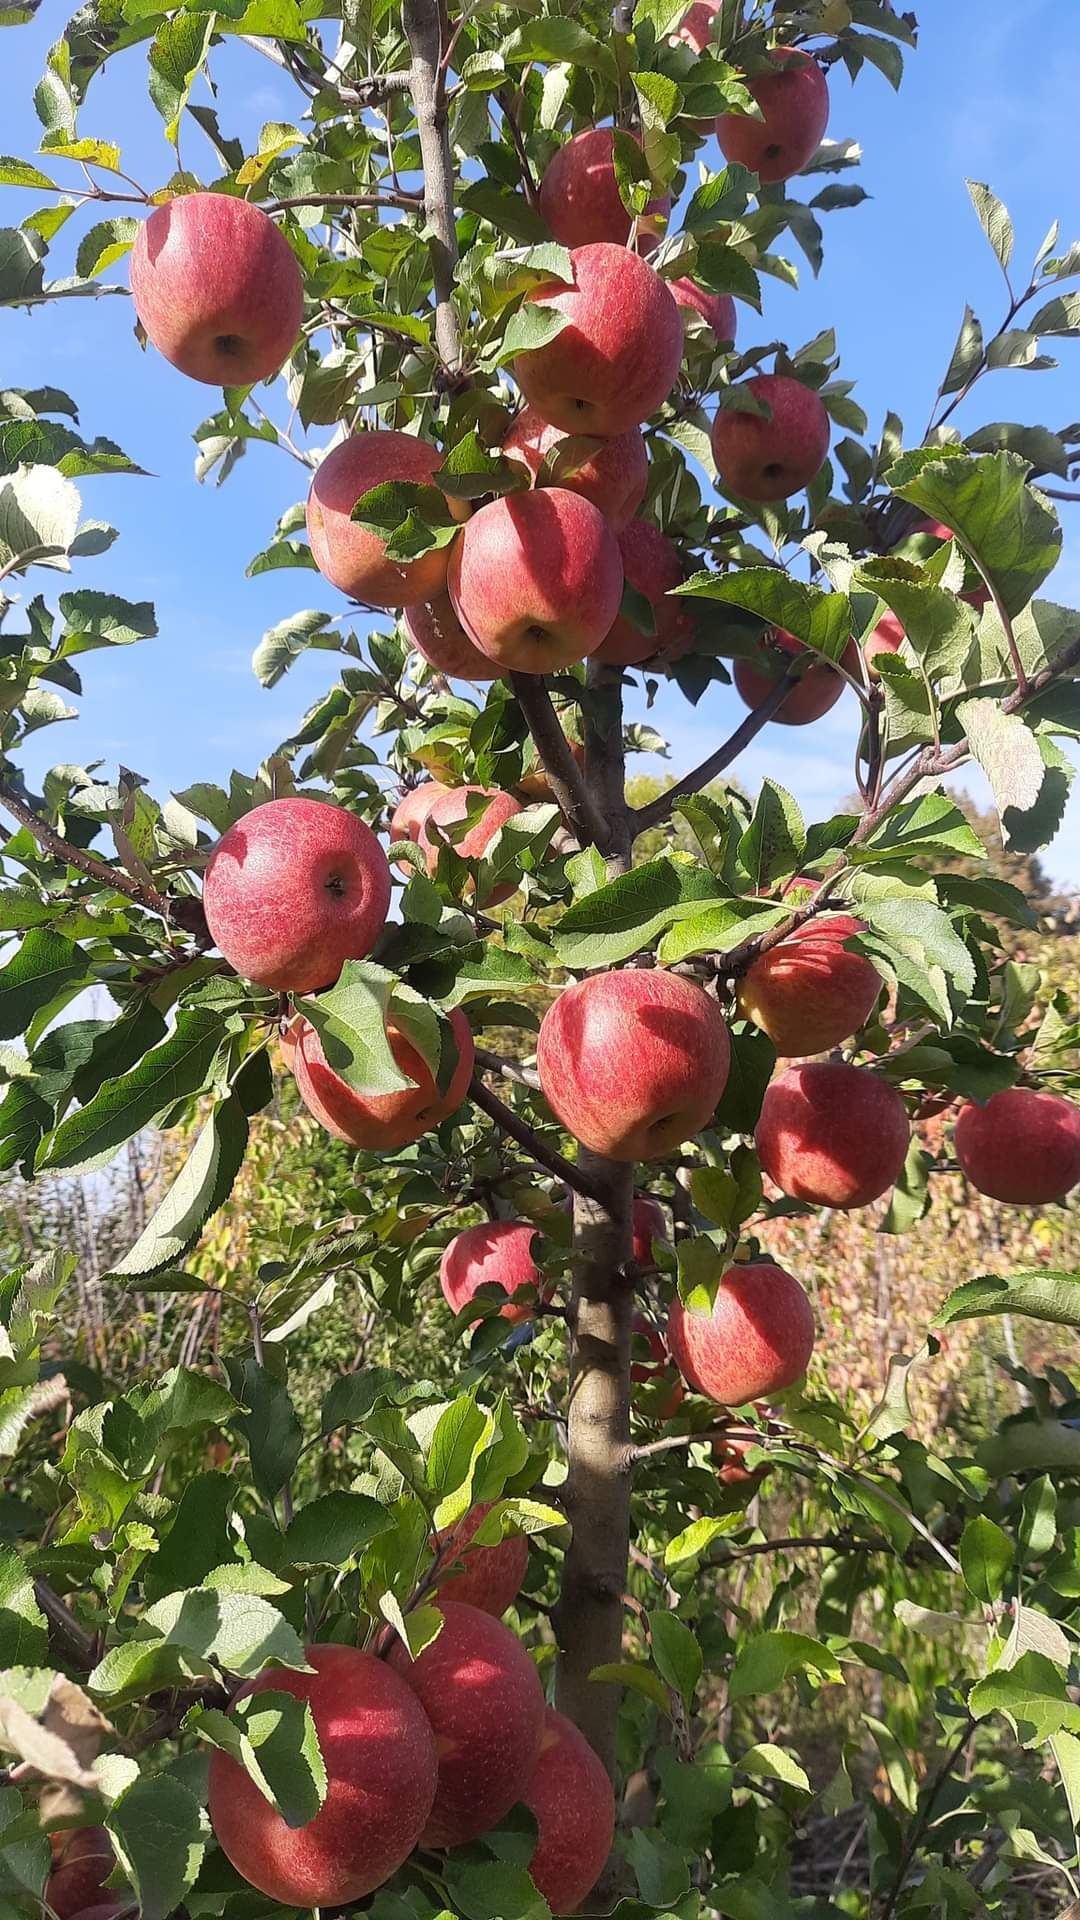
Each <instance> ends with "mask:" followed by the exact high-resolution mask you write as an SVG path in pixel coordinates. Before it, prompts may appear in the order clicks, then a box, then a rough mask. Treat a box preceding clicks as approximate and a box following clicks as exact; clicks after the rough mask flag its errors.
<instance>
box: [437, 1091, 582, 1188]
mask: <svg viewBox="0 0 1080 1920" xmlns="http://www.w3.org/2000/svg"><path fill="white" fill-rule="evenodd" d="M469 1098H470V1100H471V1101H472V1103H473V1105H474V1106H476V1107H479V1109H480V1111H481V1113H486V1114H487V1117H488V1119H489V1120H493V1121H494V1122H495V1125H496V1126H497V1127H499V1128H501V1130H502V1132H503V1133H508V1134H509V1135H510V1138H511V1140H516V1141H517V1143H518V1146H519V1147H524V1148H525V1151H526V1153H530V1154H531V1155H532V1157H533V1159H534V1160H536V1161H538V1162H539V1164H540V1165H541V1166H542V1167H543V1168H545V1170H546V1171H547V1172H548V1173H551V1174H554V1176H555V1178H556V1180H562V1181H563V1182H564V1183H565V1185H566V1186H568V1187H570V1188H571V1189H572V1191H573V1192H574V1193H580V1194H584V1195H588V1196H590V1197H595V1196H596V1195H597V1194H598V1193H599V1191H600V1189H599V1183H598V1182H596V1181H594V1180H593V1179H591V1178H590V1176H589V1174H588V1172H587V1171H586V1170H585V1169H584V1168H583V1167H582V1166H581V1165H580V1164H578V1165H575V1163H574V1162H573V1161H572V1160H564V1159H563V1156H562V1154H561V1153H556V1151H555V1149H554V1147H549V1146H548V1144H547V1142H546V1141H545V1140H544V1139H543V1138H542V1137H541V1135H540V1134H538V1133H537V1131H536V1128H535V1127H531V1126H530V1125H529V1123H528V1121H527V1120H522V1118H521V1116H520V1115H519V1114H516V1113H515V1112H514V1110H513V1108H512V1107H508V1106H507V1105H506V1102H505V1101H504V1100H500V1099H499V1096H498V1094H497V1093H492V1091H491V1089H490V1087H486V1086H485V1085H484V1082H483V1081H482V1080H481V1078H480V1076H479V1074H474V1075H473V1079H472V1084H471V1086H470V1088H469Z"/></svg>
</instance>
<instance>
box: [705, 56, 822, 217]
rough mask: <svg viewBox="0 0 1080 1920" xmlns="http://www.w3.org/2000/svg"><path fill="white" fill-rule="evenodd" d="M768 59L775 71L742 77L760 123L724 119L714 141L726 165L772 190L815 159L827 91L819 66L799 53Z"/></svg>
mask: <svg viewBox="0 0 1080 1920" xmlns="http://www.w3.org/2000/svg"><path fill="white" fill-rule="evenodd" d="M768 57H769V60H770V62H771V63H772V64H771V71H770V70H769V69H766V70H765V71H764V72H761V73H748V74H746V75H744V79H745V82H746V87H747V90H748V91H749V93H750V94H751V95H752V96H753V98H754V100H755V101H756V102H757V105H758V106H759V107H760V109H761V116H762V117H761V119H760V120H755V119H753V118H751V116H750V115H749V114H745V113H722V114H721V115H720V118H719V119H718V121H717V123H716V137H717V140H718V141H719V142H720V151H721V152H722V154H723V155H724V158H725V160H734V161H736V162H737V163H738V165H739V166H741V167H749V169H750V171H751V173H756V174H757V177H758V179H759V180H760V181H761V182H762V184H763V185H766V184H767V185H770V186H772V185H774V184H775V183H776V182H777V181H779V180H790V179H791V177H792V175H793V174H796V173H801V172H802V170H803V168H804V167H805V166H806V164H807V162H808V161H809V160H812V159H813V157H814V155H815V153H816V152H817V150H818V147H819V146H820V145H821V142H822V139H823V138H824V134H825V129H826V127H827V126H828V124H829V88H828V84H827V82H826V79H825V75H824V74H823V73H822V71H821V68H820V67H819V66H818V63H817V61H816V60H814V59H812V58H811V56H810V55H809V54H808V53H802V52H800V51H799V49H798V48H797V47H773V49H772V50H771V52H770V54H769V56H768Z"/></svg>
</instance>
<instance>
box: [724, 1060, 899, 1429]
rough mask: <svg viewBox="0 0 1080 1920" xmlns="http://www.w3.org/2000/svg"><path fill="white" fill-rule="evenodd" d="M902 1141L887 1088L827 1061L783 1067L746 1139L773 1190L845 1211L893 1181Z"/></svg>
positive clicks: (871, 1076)
mask: <svg viewBox="0 0 1080 1920" xmlns="http://www.w3.org/2000/svg"><path fill="white" fill-rule="evenodd" d="M910 1138H911V1128H910V1125H909V1123H908V1116H907V1109H906V1107H905V1106H904V1102H903V1101H902V1099H901V1098H900V1095H899V1094H898V1092H897V1091H896V1088H895V1087H892V1086H890V1085H889V1082H888V1081H887V1080H882V1079H881V1078H880V1077H879V1075H877V1074H876V1073H871V1072H870V1071H869V1070H868V1069H867V1068H866V1067H849V1066H842V1065H838V1064H834V1063H833V1062H832V1061H813V1062H811V1063H809V1064H808V1065H805V1066H799V1067H788V1069H787V1071H786V1072H785V1073H782V1074H780V1076H779V1077H778V1078H777V1079H776V1080H773V1081H772V1083H771V1084H770V1086H768V1087H767V1088H766V1090H765V1098H764V1101H763V1102H762V1107H761V1115H760V1118H759V1120H758V1123H757V1129H756V1131H755V1134H754V1140H755V1143H756V1145H757V1150H758V1156H759V1158H760V1160H761V1164H762V1167H763V1168H764V1170H765V1172H766V1173H767V1174H768V1176H769V1178H770V1180H772V1181H774V1182H775V1183H776V1185H777V1186H778V1187H779V1188H780V1191H781V1193H786V1194H788V1195H789V1196H790V1197H791V1199H793V1200H808V1201H809V1202H810V1204H811V1205H812V1206H815V1207H839V1208H842V1209H844V1210H845V1211H846V1210H848V1209H849V1208H852V1207H867V1206H869V1204H870V1202H871V1201H872V1200H877V1199H878V1198H879V1197H880V1195H881V1194H883V1193H885V1192H886V1191H887V1189H888V1188H889V1187H891V1186H892V1185H893V1184H894V1183H895V1181H897V1180H898V1179H899V1177H900V1174H901V1173H902V1171H903V1167H904V1161H905V1160H906V1158H907V1150H908V1142H909V1140H910ZM763 1391H764V1389H763Z"/></svg>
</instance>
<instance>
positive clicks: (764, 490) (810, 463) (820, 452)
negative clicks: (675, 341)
mask: <svg viewBox="0 0 1080 1920" xmlns="http://www.w3.org/2000/svg"><path fill="white" fill-rule="evenodd" d="M561 337H562V336H561V335H560V336H559V338H560V339H561ZM554 344H555V345H556V346H557V345H558V340H556V341H555V343H554ZM745 385H746V390H747V391H748V392H749V393H751V394H753V396H754V398H755V400H761V401H763V402H764V403H765V405H766V406H767V407H768V409H769V412H768V414H767V415H766V414H763V413H746V412H743V411H742V410H740V409H739V408H736V407H721V408H720V409H719V410H718V412H717V414H716V418H715V419H714V421H713V426H712V450H713V459H714V460H715V461H716V470H717V473H718V474H719V477H720V481H721V484H722V485H723V486H725V487H727V488H728V489H729V490H730V491H731V492H732V493H736V494H739V495H741V497H742V498H743V499H744V500H754V501H758V500H760V501H771V500H788V499H790V497H791V495H792V494H793V493H798V492H800V490H801V489H802V488H803V487H808V486H809V484H810V482H811V480H812V479H813V478H814V475H815V474H816V473H817V472H818V471H819V470H820V468H821V465H822V463H823V461H824V459H825V456H826V454H827V453H828V451H829V431H830V430H829V416H828V414H827V413H826V411H825V408H824V405H823V404H822V401H821V400H820V399H819V397H818V395H817V394H816V393H814V391H813V390H812V388H810V387H806V386H804V385H803V383H802V381H801V380H793V379H792V378H791V377H790V375H789V374H784V373H757V374H755V375H754V377H753V379H752V380H747V381H746V383H745ZM735 391H736V392H739V391H741V389H740V388H736V389H735Z"/></svg>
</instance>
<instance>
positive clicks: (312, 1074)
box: [292, 1007, 475, 1153]
mask: <svg viewBox="0 0 1080 1920" xmlns="http://www.w3.org/2000/svg"><path fill="white" fill-rule="evenodd" d="M450 1029H451V1032H452V1033H453V1036H454V1039H455V1041H456V1043H457V1049H458V1058H457V1064H456V1066H455V1067H454V1071H453V1073H452V1074H451V1076H450V1082H449V1085H448V1086H447V1088H446V1091H445V1092H442V1093H441V1092H440V1091H439V1087H438V1084H437V1081H436V1077H435V1075H434V1074H433V1073H432V1071H431V1068H430V1067H429V1066H428V1064H427V1061H426V1060H425V1059H424V1058H423V1056H422V1055H421V1054H420V1053H419V1051H418V1050H417V1048H416V1047H414V1045H413V1043H412V1041H411V1040H409V1039H407V1038H406V1036H405V1034H404V1033H402V1032H401V1031H400V1029H399V1028H397V1027H396V1026H395V1025H394V1023H393V1021H390V1022H389V1023H388V1024H387V1028H386V1037H387V1040H388V1041H389V1043H390V1052H391V1053H392V1055H393V1057H394V1061H395V1063H396V1065H397V1066H398V1067H399V1068H400V1070H401V1072H402V1073H405V1074H408V1076H409V1079H410V1080H411V1081H412V1082H413V1084H412V1085H411V1086H408V1087H403V1088H402V1089H401V1090H400V1091H399V1092H397V1093H357V1092H356V1091H355V1089H354V1088H353V1087H350V1086H349V1085H348V1083H347V1081H345V1080H343V1079H342V1077H341V1075H340V1074H339V1073H335V1072H334V1069H333V1067H331V1066H330V1064H329V1062H328V1061H327V1058H326V1055H325V1053H324V1052H323V1046H322V1041H321V1040H320V1039H319V1036H318V1034H317V1033H316V1031H315V1028H314V1027H313V1026H311V1025H310V1023H309V1022H308V1021H306V1020H305V1022H304V1024H303V1028H302V1030H301V1033H300V1036H299V1039H298V1041H297V1044H296V1047H295V1049H294V1052H293V1061H292V1067H293V1074H294V1076H295V1079H296V1086H297V1091H298V1092H299V1095H300V1098H301V1100H302V1101H303V1103H304V1105H305V1107H306V1108H307V1110H308V1112H309V1113H310V1114H311V1115H313V1117H314V1118H315V1119H316V1120H318V1121H319V1123H320V1125H322V1126H324V1127H325V1128H326V1130H327V1132H328V1133H332V1134H333V1135H334V1138H335V1139H337V1140H345V1141H347V1142H348V1144H349V1145H350V1146H351V1147H365V1148H368V1149H370V1150H371V1151H373V1152H384V1153H385V1152H388V1151H389V1150H390V1149H391V1148H395V1147H407V1146H410V1145H411V1143H412V1142H413V1141H414V1140H419V1139H420V1137H421V1135H423V1134H425V1133H431V1132H432V1131H433V1129H434V1128H435V1127H438V1126H441V1124H442V1122H443V1121H444V1120H449V1118H450V1116H451V1114H454V1113H456V1112H457V1110H458V1108H459V1107H460V1106H461V1105H462V1104H463V1102H464V1100H465V1097H466V1095H467V1093H468V1091H469V1082H470V1080H471V1079H472V1075H473V1066H474V1064H475V1052H474V1048H473V1037H472V1031H471V1029H470V1027H469V1023H468V1021H467V1020H466V1018H465V1015H464V1014H463V1013H462V1011H461V1008H460V1007H455V1009H454V1011H453V1013H452V1014H451V1015H450Z"/></svg>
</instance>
